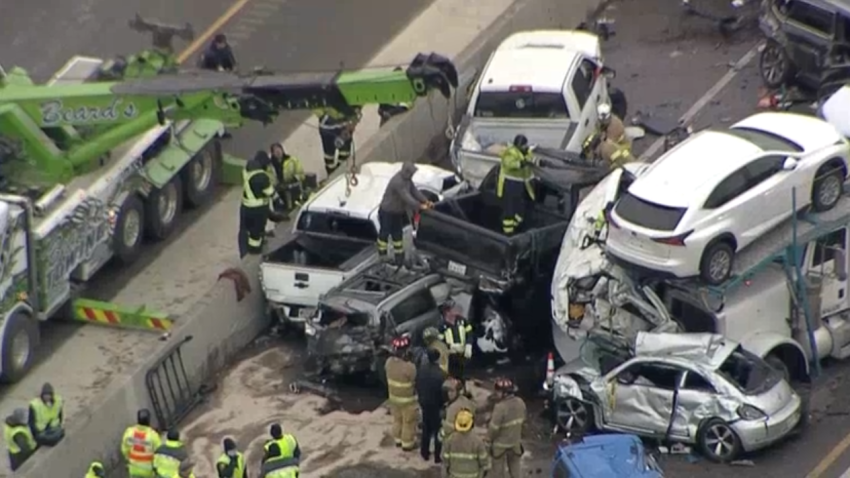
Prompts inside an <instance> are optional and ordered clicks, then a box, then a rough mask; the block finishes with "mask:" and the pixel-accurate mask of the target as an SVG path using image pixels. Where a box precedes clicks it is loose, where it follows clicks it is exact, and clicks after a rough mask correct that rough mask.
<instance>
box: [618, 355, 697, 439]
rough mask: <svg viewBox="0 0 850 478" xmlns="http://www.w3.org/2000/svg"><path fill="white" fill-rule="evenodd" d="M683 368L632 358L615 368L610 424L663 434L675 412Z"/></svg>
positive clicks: (658, 434)
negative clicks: (634, 360) (674, 401)
mask: <svg viewBox="0 0 850 478" xmlns="http://www.w3.org/2000/svg"><path fill="white" fill-rule="evenodd" d="M681 372H682V371H681V370H679V369H677V368H675V367H672V366H669V365H667V364H664V363H662V362H656V361H642V362H632V363H631V364H629V365H627V366H626V367H624V368H622V369H618V370H615V371H614V372H612V374H611V376H610V378H609V380H608V383H607V390H608V393H607V395H608V397H607V400H608V404H607V405H608V406H607V407H604V409H605V410H606V411H607V414H606V416H605V417H604V419H605V422H606V426H607V427H609V428H614V429H617V430H622V431H629V432H637V433H641V434H646V435H653V436H663V435H664V434H666V432H667V428H668V426H669V425H670V418H671V416H672V413H673V394H674V392H675V390H676V386H677V385H678V383H679V380H680V376H681Z"/></svg>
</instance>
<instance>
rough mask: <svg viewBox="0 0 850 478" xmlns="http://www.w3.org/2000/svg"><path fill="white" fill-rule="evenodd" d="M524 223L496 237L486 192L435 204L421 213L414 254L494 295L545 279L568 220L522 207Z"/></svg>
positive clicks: (494, 203)
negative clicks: (487, 285) (484, 285)
mask: <svg viewBox="0 0 850 478" xmlns="http://www.w3.org/2000/svg"><path fill="white" fill-rule="evenodd" d="M525 216H526V218H525V222H524V224H523V226H522V229H520V231H519V232H518V233H517V234H515V235H513V236H511V237H508V236H505V235H503V234H502V232H501V224H502V218H501V205H500V201H499V199H498V198H496V196H495V195H494V194H493V193H492V192H489V191H478V192H474V193H470V194H466V195H463V196H458V197H457V198H455V199H450V200H447V201H443V202H441V203H438V204H437V205H436V206H435V207H434V209H432V210H429V211H423V213H422V214H421V216H420V220H419V227H418V229H417V231H416V248H417V250H418V251H421V252H425V253H427V254H428V255H430V256H432V263H434V264H435V265H436V266H437V269H438V270H440V271H441V272H443V273H447V274H449V275H451V276H454V277H458V278H462V279H466V280H477V281H481V279H485V281H487V282H489V283H490V284H491V285H494V286H497V288H498V289H501V290H507V289H508V288H510V287H511V286H513V285H517V284H519V283H523V282H526V281H530V280H533V279H534V278H535V277H536V276H538V275H540V274H548V273H551V269H552V268H551V267H549V265H548V264H554V261H555V258H556V257H557V255H558V252H559V249H560V245H561V240H562V238H563V236H564V232H565V231H566V229H567V225H568V224H569V217H568V216H564V215H561V214H558V213H556V212H554V211H552V210H549V209H547V208H544V207H541V206H540V205H537V204H531V203H529V204H528V207H527V209H526V214H525Z"/></svg>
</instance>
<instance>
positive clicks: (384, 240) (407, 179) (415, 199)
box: [378, 161, 433, 264]
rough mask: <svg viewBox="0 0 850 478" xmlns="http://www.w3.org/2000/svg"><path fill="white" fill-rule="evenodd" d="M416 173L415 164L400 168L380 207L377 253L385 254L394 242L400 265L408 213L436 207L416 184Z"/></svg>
mask: <svg viewBox="0 0 850 478" xmlns="http://www.w3.org/2000/svg"><path fill="white" fill-rule="evenodd" d="M414 174H416V165H415V164H413V163H412V162H407V161H405V163H404V165H402V167H401V171H399V172H397V173H395V175H394V176H393V177H392V178H391V179H390V182H389V184H388V185H387V190H386V191H384V197H383V198H382V199H381V206H380V208H378V222H379V228H380V229H379V231H378V254H379V255H381V256H382V257H386V256H387V253H388V251H389V247H390V241H392V249H393V256H394V257H393V260H394V261H395V262H396V263H398V264H401V262H402V261H404V226H405V224H406V223H407V214H408V212H415V211H417V210H421V209H428V208H430V207H431V206H433V204H432V203H431V202H430V201H428V198H426V197H425V195H423V194H422V193H421V192H419V190H418V189H416V185H415V184H413V175H414Z"/></svg>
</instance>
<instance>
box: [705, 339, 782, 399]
mask: <svg viewBox="0 0 850 478" xmlns="http://www.w3.org/2000/svg"><path fill="white" fill-rule="evenodd" d="M719 372H720V374H721V375H722V376H723V377H725V378H726V379H727V380H729V381H730V382H732V384H733V385H735V386H736V387H738V388H739V389H740V390H741V391H742V392H744V393H745V394H747V395H758V394H759V393H761V392H762V391H764V390H767V389H769V388H770V387H772V386H773V385H775V384H776V382H778V381H779V379H781V375H780V373H779V372H777V371H775V370H773V369H772V368H771V367H770V365H768V364H767V363H766V362H765V361H764V360H762V359H760V358H759V357H757V356H756V355H754V354H752V353H750V352H747V351H746V350H744V349H743V348H741V347H738V348H737V349H736V350H735V351H734V352H732V354H731V355H729V358H727V359H726V361H725V362H723V365H721V366H720V370H719Z"/></svg>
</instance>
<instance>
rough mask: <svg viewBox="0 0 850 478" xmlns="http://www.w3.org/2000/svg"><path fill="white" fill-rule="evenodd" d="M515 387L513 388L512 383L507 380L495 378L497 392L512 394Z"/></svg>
mask: <svg viewBox="0 0 850 478" xmlns="http://www.w3.org/2000/svg"><path fill="white" fill-rule="evenodd" d="M515 390H516V387H515V386H514V381H513V380H511V379H509V378H497V379H496V391H497V392H514V391H515Z"/></svg>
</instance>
